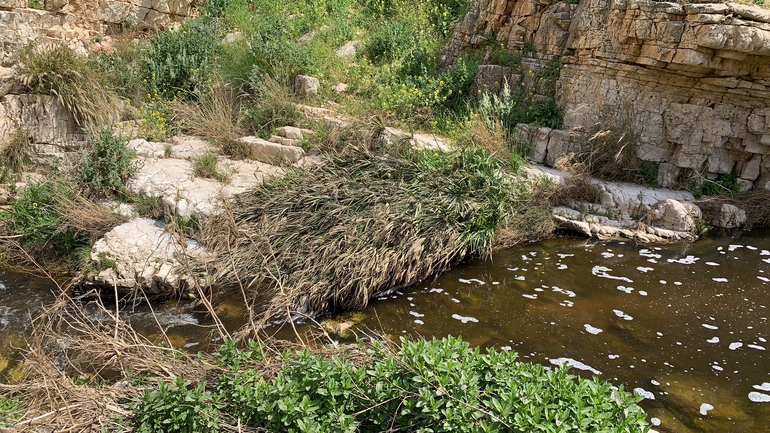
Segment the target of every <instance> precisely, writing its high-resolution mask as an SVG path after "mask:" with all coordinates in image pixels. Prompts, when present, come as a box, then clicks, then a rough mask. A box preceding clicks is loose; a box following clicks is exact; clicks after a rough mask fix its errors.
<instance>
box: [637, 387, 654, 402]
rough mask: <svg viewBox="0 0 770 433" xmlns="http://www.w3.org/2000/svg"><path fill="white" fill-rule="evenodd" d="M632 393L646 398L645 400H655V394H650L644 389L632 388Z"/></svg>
mask: <svg viewBox="0 0 770 433" xmlns="http://www.w3.org/2000/svg"><path fill="white" fill-rule="evenodd" d="M634 392H635V393H637V394H638V395H640V396H642V397H644V398H646V399H647V400H655V394H653V393H651V392H650V391H647V390H646V389H644V388H634Z"/></svg>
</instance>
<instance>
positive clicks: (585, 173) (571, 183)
mask: <svg viewBox="0 0 770 433" xmlns="http://www.w3.org/2000/svg"><path fill="white" fill-rule="evenodd" d="M554 167H555V168H556V169H558V170H561V171H563V172H565V173H567V174H568V176H566V177H565V179H564V183H565V185H563V187H561V188H559V189H558V191H557V193H556V195H555V196H554V201H555V203H556V204H567V205H569V204H570V202H571V201H581V202H586V203H598V202H599V199H600V198H601V192H600V191H599V189H598V188H597V187H596V185H594V183H593V180H592V179H591V172H590V170H589V169H588V168H587V167H586V166H585V165H584V164H582V163H580V162H575V156H574V154H568V155H564V156H562V157H561V158H559V159H558V160H557V161H556V164H554Z"/></svg>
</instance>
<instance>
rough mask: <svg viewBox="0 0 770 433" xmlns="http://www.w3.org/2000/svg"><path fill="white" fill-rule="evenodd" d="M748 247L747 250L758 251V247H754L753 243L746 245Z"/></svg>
mask: <svg viewBox="0 0 770 433" xmlns="http://www.w3.org/2000/svg"><path fill="white" fill-rule="evenodd" d="M746 249H747V250H751V251H756V250H757V247H754V246H751V245H746Z"/></svg>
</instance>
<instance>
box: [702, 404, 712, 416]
mask: <svg viewBox="0 0 770 433" xmlns="http://www.w3.org/2000/svg"><path fill="white" fill-rule="evenodd" d="M712 409H714V406H712V405H710V404H708V403H703V404H702V405H700V414H701V415H708V411H710V410H712Z"/></svg>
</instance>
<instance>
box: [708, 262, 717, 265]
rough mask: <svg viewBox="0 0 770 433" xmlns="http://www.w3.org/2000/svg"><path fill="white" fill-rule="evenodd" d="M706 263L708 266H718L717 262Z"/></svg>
mask: <svg viewBox="0 0 770 433" xmlns="http://www.w3.org/2000/svg"><path fill="white" fill-rule="evenodd" d="M706 264H707V265H709V266H719V263H716V262H706Z"/></svg>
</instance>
